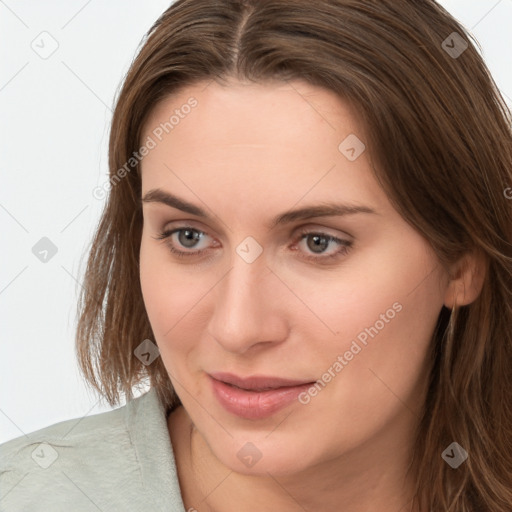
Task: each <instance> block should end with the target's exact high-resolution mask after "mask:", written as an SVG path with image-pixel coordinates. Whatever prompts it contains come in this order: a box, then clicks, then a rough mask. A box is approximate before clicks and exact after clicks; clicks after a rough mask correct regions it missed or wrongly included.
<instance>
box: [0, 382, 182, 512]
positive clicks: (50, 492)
mask: <svg viewBox="0 0 512 512" xmlns="http://www.w3.org/2000/svg"><path fill="white" fill-rule="evenodd" d="M151 440H152V441H151ZM151 442H153V443H155V445H154V446H152V445H151ZM155 452H159V453H160V458H159V459H158V460H152V459H153V458H154V453H155ZM173 470H174V472H173ZM153 471H155V472H159V471H163V472H167V473H168V476H169V477H171V478H172V477H174V476H175V474H174V473H175V468H174V458H173V454H172V448H171V445H170V440H169V436H168V430H167V428H166V420H165V413H164V410H163V407H162V405H161V404H160V402H159V400H158V397H157V395H156V392H155V391H154V390H153V389H152V390H150V391H149V392H148V393H145V394H144V395H142V396H140V397H138V398H135V399H133V400H130V401H129V402H128V403H127V404H126V405H124V406H122V407H120V408H118V409H114V410H112V411H108V412H103V413H100V414H95V415H91V416H85V417H81V418H74V419H70V420H66V421H63V422H60V423H56V424H54V425H50V426H48V427H45V428H42V429H40V430H37V431H35V432H32V433H30V434H28V435H24V436H20V437H18V438H16V439H12V440H10V441H8V442H6V443H3V444H1V445H0V489H2V492H1V498H0V511H2V512H3V511H6V512H7V511H9V512H10V511H17V510H24V511H25V510H26V511H30V510H46V509H49V510H50V509H53V510H64V509H65V507H64V503H68V506H69V504H70V503H73V510H76V511H82V510H84V511H85V510H96V509H97V508H98V509H100V510H150V509H154V510H160V508H159V507H158V508H152V506H150V505H154V506H155V507H156V506H157V503H153V501H152V499H153V498H152V496H151V495H148V487H147V486H146V480H148V479H151V478H152V472H153ZM160 478H165V477H164V476H161V477H160ZM149 494H151V493H149ZM63 507H64V508H63ZM68 509H69V508H68Z"/></svg>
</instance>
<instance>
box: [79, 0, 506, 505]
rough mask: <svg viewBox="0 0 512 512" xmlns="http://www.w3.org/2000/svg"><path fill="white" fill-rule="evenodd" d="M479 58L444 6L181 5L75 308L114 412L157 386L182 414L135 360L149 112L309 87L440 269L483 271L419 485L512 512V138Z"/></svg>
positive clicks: (237, 1) (127, 130)
mask: <svg viewBox="0 0 512 512" xmlns="http://www.w3.org/2000/svg"><path fill="white" fill-rule="evenodd" d="M454 32H456V33H457V34H458V35H454V34H453V33H454ZM475 44H476V45H478V42H476V41H474V42H473V41H472V36H471V35H470V34H469V33H468V32H467V31H466V30H465V29H464V28H463V26H461V25H460V24H459V23H458V22H457V21H456V20H455V19H454V18H453V17H452V16H451V15H450V14H449V13H447V12H446V11H445V10H444V9H443V8H442V7H441V6H439V5H438V4H437V3H436V2H435V1H434V0H378V1H377V0H315V1H314V2H312V1H311V0H294V1H287V0H265V1H263V0H262V1H258V0H246V1H242V0H219V1H215V2H212V1H211V0H178V1H177V2H176V3H174V4H173V5H171V7H169V8H168V9H167V10H166V11H165V12H164V13H163V14H162V16H161V17H160V18H159V19H158V20H157V21H156V22H155V24H154V25H153V27H152V28H151V29H150V31H149V32H148V34H147V36H146V38H145V40H144V41H143V44H142V47H141V49H140V51H139V53H138V55H137V57H136V58H135V60H134V61H133V63H132V65H131V68H130V69H129V71H128V73H127V75H126V77H125V79H124V85H123V87H122V89H121V91H120V93H119V95H118V98H117V103H116V107H115V111H114V115H113V120H112V127H111V133H110V146H109V172H110V182H111V187H110V193H109V196H108V200H107V203H106V206H105V209H104V212H103V214H102V217H101V220H100V223H99V226H98V229H97V232H96V234H95V237H94V240H93V243H92V247H91V250H90V254H89V259H88V263H87V268H86V273H85V280H84V283H83V291H82V294H81V297H80V301H79V306H78V308H79V321H78V329H77V336H76V343H77V353H78V358H79V362H80V366H81V370H82V372H83V374H84V376H85V378H86V379H87V380H88V381H89V383H90V384H91V385H92V386H93V387H94V388H95V389H96V390H98V391H99V392H100V393H101V394H102V395H103V396H104V397H105V398H106V399H107V401H108V402H109V403H110V404H111V405H116V404H118V403H119V400H120V396H121V395H124V396H126V398H127V399H132V398H133V395H132V389H133V387H134V386H136V385H138V384H139V383H141V382H143V380H145V379H149V384H150V385H151V386H152V387H154V388H156V389H157V391H158V395H159V397H160V399H161V400H162V402H163V403H164V404H165V405H166V407H167V408H168V410H171V409H172V408H174V407H176V406H177V405H178V404H179V403H180V402H179V399H178V397H177V396H176V394H175V392H174V390H173V388H172V385H171V382H170V380H169V376H168V374H167V372H166V369H165V367H164V365H163V363H162V360H161V358H157V359H156V360H155V361H154V363H152V364H151V365H149V366H145V365H143V364H142V363H141V361H140V360H139V359H138V358H137V357H135V356H134V349H135V348H136V347H137V346H138V345H139V344H140V343H141V342H142V340H144V339H146V338H149V339H153V340H154V337H153V333H152V330H151V326H150V324H149V320H148V317H147V314H146V311H145V307H144V303H143V299H142V293H141V287H140V282H139V266H138V253H139V248H140V241H141V231H142V221H143V218H142V209H141V202H140V199H141V198H140V195H141V178H140V172H139V170H140V169H139V165H138V164H139V162H138V161H137V159H134V158H132V156H133V154H134V152H135V151H136V150H137V149H138V148H139V147H140V144H141V140H140V138H141V130H142V128H143V127H144V122H145V120H146V119H147V116H148V114H149V113H150V111H151V110H152V109H153V108H154V107H155V105H156V104H157V102H159V101H160V100H162V99H163V98H164V97H167V96H168V95H169V94H171V93H174V92H176V91H178V90H179V89H183V88H184V87H186V86H187V85H192V84H195V83H197V82H199V81H202V80H217V81H221V80H224V79H226V78H230V77H234V78H235V79H240V80H251V81H256V82H264V81H270V80H293V79H300V80H306V81H307V82H309V83H310V84H312V85H316V86H320V87H324V88H326V89H329V90H331V91H334V92H335V93H337V94H338V95H339V97H340V98H342V99H344V100H346V101H348V102H350V103H351V104H352V105H354V106H355V107H356V112H357V113H358V115H359V116H360V120H361V122H362V123H363V126H364V127H365V130H366V131H365V136H366V139H365V144H366V145H367V148H368V151H369V154H371V156H372V159H373V163H372V165H373V166H374V173H375V176H376V178H377V179H378V181H379V183H380V184H381V186H382V187H383V189H384V190H385V192H386V193H387V195H388V197H389V199H390V200H391V202H392V204H393V205H394V207H395V208H396V209H397V211H398V212H399V213H400V214H401V215H402V216H403V217H404V219H405V220H406V221H408V222H409V223H410V224H411V225H412V226H413V227H414V228H415V229H417V230H418V231H419V232H420V233H421V234H422V235H423V236H424V237H425V238H426V239H427V240H428V241H429V242H430V243H431V244H432V247H433V248H434V249H435V251H436V253H437V255H438V256H439V259H440V262H441V263H442V264H443V265H446V267H447V268H448V265H450V264H452V263H453V262H455V261H458V260H459V258H461V256H462V255H464V254H467V253H469V252H471V251H479V252H480V253H481V254H482V255H483V256H484V259H485V265H486V276H485V281H484V284H483V288H482V291H481V293H480V295H479V296H478V298H477V299H476V300H475V301H474V302H472V303H471V304H468V305H465V306H461V307H459V308H456V309H455V310H454V311H453V312H450V311H449V310H448V309H447V308H445V307H443V308H442V310H441V312H440V315H439V319H438V323H437V327H436V331H435V335H434V336H433V339H432V345H431V346H432V352H431V354H432V357H431V360H430V361H429V363H430V364H431V372H430V381H429V391H428V395H427V400H426V403H425V412H424V415H423V417H422V419H421V423H420V426H419V429H418V433H417V443H416V445H415V449H414V458H413V462H414V465H413V464H412V463H411V468H413V469H414V470H415V475H417V476H416V477H415V478H416V489H417V492H416V496H417V500H418V501H417V503H418V504H420V503H421V507H422V508H423V506H425V507H426V508H425V510H436V511H437V510H443V511H453V512H469V511H477V510H482V511H484V510H485V511H486V512H505V511H510V510H511V504H512V489H511V482H512V448H511V439H512V371H511V368H512V327H511V326H512V298H511V290H512V260H511V256H512V250H511V249H512V245H511V239H512V209H511V206H512V201H510V200H507V197H506V194H505V193H504V191H505V189H506V188H507V187H511V186H512V133H511V125H512V122H511V114H510V111H509V110H508V108H507V106H506V104H505V102H504V100H503V98H502V96H501V95H500V93H499V91H498V88H497V87H496V85H495V83H494V81H493V79H492V77H491V76H490V73H489V71H488V69H487V67H486V65H485V63H484V62H483V60H482V57H481V56H480V54H479V52H478V51H477V49H476V46H475ZM465 45H467V48H466V46H465ZM461 51H462V53H461ZM127 162H130V164H129V165H128V166H126V165H125V164H126V163H127ZM122 168H124V169H125V172H122V173H120V170H121V169H122ZM453 441H457V442H458V443H459V444H460V445H461V446H462V447H463V448H464V449H465V450H466V451H467V452H468V453H469V458H468V459H467V460H466V462H465V463H464V464H462V465H461V466H460V467H459V468H458V469H456V470H455V469H452V468H451V467H449V466H448V464H446V463H445V462H444V461H443V459H442V458H441V453H442V452H443V450H444V449H445V448H446V447H447V446H448V445H450V443H452V442H453Z"/></svg>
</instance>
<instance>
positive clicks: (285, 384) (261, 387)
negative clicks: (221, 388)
mask: <svg viewBox="0 0 512 512" xmlns="http://www.w3.org/2000/svg"><path fill="white" fill-rule="evenodd" d="M209 375H210V377H211V378H212V379H215V380H218V381H220V382H223V383H224V384H227V385H228V386H231V387H233V388H236V389H242V390H244V391H254V392H262V391H271V390H276V389H281V388H295V387H298V386H304V385H305V384H313V383H314V382H315V381H308V380H295V379H283V378H280V377H271V376H270V377H267V376H259V375H254V376H252V377H238V376H237V375H233V374H231V373H221V372H217V373H210V374H209Z"/></svg>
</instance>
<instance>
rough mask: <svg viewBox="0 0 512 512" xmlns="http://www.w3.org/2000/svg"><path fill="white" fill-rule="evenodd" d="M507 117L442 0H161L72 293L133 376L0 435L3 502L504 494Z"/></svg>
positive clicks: (82, 323)
mask: <svg viewBox="0 0 512 512" xmlns="http://www.w3.org/2000/svg"><path fill="white" fill-rule="evenodd" d="M510 123H511V116H510V112H509V110H508V109H507V107H506V105H505V103H504V101H503V99H502V97H501V95H500V94H499V92H498V90H497V88H496V86H495V84H494V82H493V80H492V78H491V77H490V75H489V72H488V70H487V68H486V66H485V64H484V62H483V61H482V58H481V57H480V55H479V53H478V52H477V50H476V48H475V46H474V44H473V43H472V42H471V40H470V35H469V34H468V33H467V32H466V31H465V30H464V29H463V27H462V26H461V25H460V24H459V23H458V22H457V21H456V20H454V19H453V18H452V17H451V16H450V15H449V14H448V13H447V12H446V11H444V10H443V9H442V8H441V7H440V6H439V5H438V4H437V3H435V2H434V1H433V0H423V1H417V2H410V1H406V0H383V1H380V2H371V1H369V0H366V1H365V0H338V1H334V0H323V1H318V2H309V1H306V0H296V1H288V2H287V1H284V0H272V1H265V2H262V1H257V0H249V1H245V2H242V1H235V0H223V1H219V2H210V1H206V0H182V1H178V2H176V3H175V4H173V5H172V6H171V7H170V8H169V9H168V10H167V11H166V12H165V13H164V14H163V15H162V16H161V18H160V19H159V20H158V21H157V22H156V23H155V25H154V26H153V27H152V29H151V30H150V32H149V34H148V38H147V40H146V41H145V42H144V45H143V47H142V49H141V50H140V52H139V54H138V56H137V58H136V59H135V61H134V62H133V64H132V66H131V69H130V70H129V72H128V74H127V76H126V78H125V81H124V86H123V88H122V90H121V92H120V95H119V98H118V100H117V105H116V109H115V112H114V117H113V121H112V129H111V138H110V159H109V166H110V190H109V196H108V202H107V205H106V209H105V211H104V213H103V216H102V219H101V222H100V225H99V227H98V230H97V233H96V236H95V239H94V243H93V246H92V250H91V253H90V257H89V261H88V267H87V272H86V276H85V282H84V291H83V296H82V300H81V303H80V317H79V325H78V330H77V340H76V341H77V349H78V355H79V361H80V365H81V368H82V371H83V372H84V375H85V377H86V378H87V380H88V381H89V382H90V383H91V384H92V385H93V386H94V387H95V388H96V389H97V390H98V391H99V392H100V393H101V394H102V395H103V396H104V397H106V398H107V400H108V401H109V403H110V404H111V405H112V406H114V405H117V404H119V403H120V398H121V397H122V396H125V397H126V398H127V400H128V403H127V404H126V405H125V406H123V407H121V408H119V409H116V410H114V411H112V412H107V413H103V414H99V415H96V416H92V417H86V418H83V419H81V420H80V421H79V422H77V420H75V421H73V420H69V421H67V422H64V423H60V424H57V425H53V426H50V427H48V428H46V429H43V430H41V431H38V432H36V433H34V434H32V435H31V436H29V437H30V438H29V439H25V438H20V439H17V440H14V441H10V442H9V443H6V444H4V445H3V446H2V448H1V450H2V461H3V462H2V477H1V478H2V488H3V489H7V490H8V492H7V494H6V495H5V497H4V498H3V500H2V501H1V502H0V503H2V506H3V507H4V508H3V509H4V510H21V509H23V510H40V509H43V508H48V507H49V506H53V507H56V506H58V504H59V503H67V504H70V505H69V506H72V508H73V510H91V509H94V507H96V508H98V509H100V510H180V511H183V510H189V511H190V510H197V511H222V512H226V511H227V512H229V511H232V510H244V511H252V510H257V511H266V510H269V511H270V510H286V511H288V510H289V511H301V510H314V511H327V510H343V511H345V512H360V511H363V510H365V511H366V510H379V511H385V512H388V511H389V512H394V511H399V510H404V511H405V510H408V511H414V512H426V511H431V510H433V511H434V510H435V511H445V510H450V511H454V512H455V511H457V512H466V511H479V510H485V511H492V512H498V511H499V512H503V511H509V510H512V448H511V443H510V434H511V432H512V407H511V404H512V401H511V393H512V391H511V389H512V386H511V374H510V370H509V369H510V367H511V365H512V334H511V331H510V325H511V323H512V308H511V305H512V299H511V295H510V290H511V289H512V278H511V271H512V264H511V256H512V250H511V249H512V246H511V238H512V229H511V228H512V214H511V203H510V193H508V192H507V191H510V187H512V134H511V124H510ZM145 379H147V380H149V384H150V387H151V390H150V391H149V392H148V393H146V394H144V395H142V396H141V397H139V398H133V394H132V391H133V388H134V387H135V386H137V385H139V384H141V383H143V382H144V381H145ZM43 503H44V506H43Z"/></svg>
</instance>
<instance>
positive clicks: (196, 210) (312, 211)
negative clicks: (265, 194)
mask: <svg viewBox="0 0 512 512" xmlns="http://www.w3.org/2000/svg"><path fill="white" fill-rule="evenodd" d="M142 202H144V203H162V204H165V205H167V206H170V207H171V208H176V209H178V210H182V211H184V212H186V213H190V214H191V215H196V216H197V217H202V218H204V219H208V220H211V217H210V215H208V214H207V213H206V211H205V210H203V209H202V208H200V207H199V206H196V205H194V204H191V203H189V202H187V201H185V200H184V199H181V198H179V197H177V196H175V195H173V194H170V193H169V192H166V191H164V190H162V189H159V188H155V189H152V190H150V191H149V192H147V193H146V194H145V195H144V197H143V198H142ZM355 213H373V214H377V212H376V211H375V210H374V209H373V208H370V207H368V206H364V205H350V204H336V203H322V204H319V205H315V206H307V207H304V208H300V209H297V210H290V211H287V212H284V213H281V214H279V215H277V216H276V217H274V218H273V219H271V220H270V223H269V224H268V225H267V227H268V228H269V229H274V228H275V227H277V226H280V225H283V224H289V223H291V222H295V221H297V220H306V219H310V218H313V217H331V216H332V217H340V216H343V215H353V214H355Z"/></svg>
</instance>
